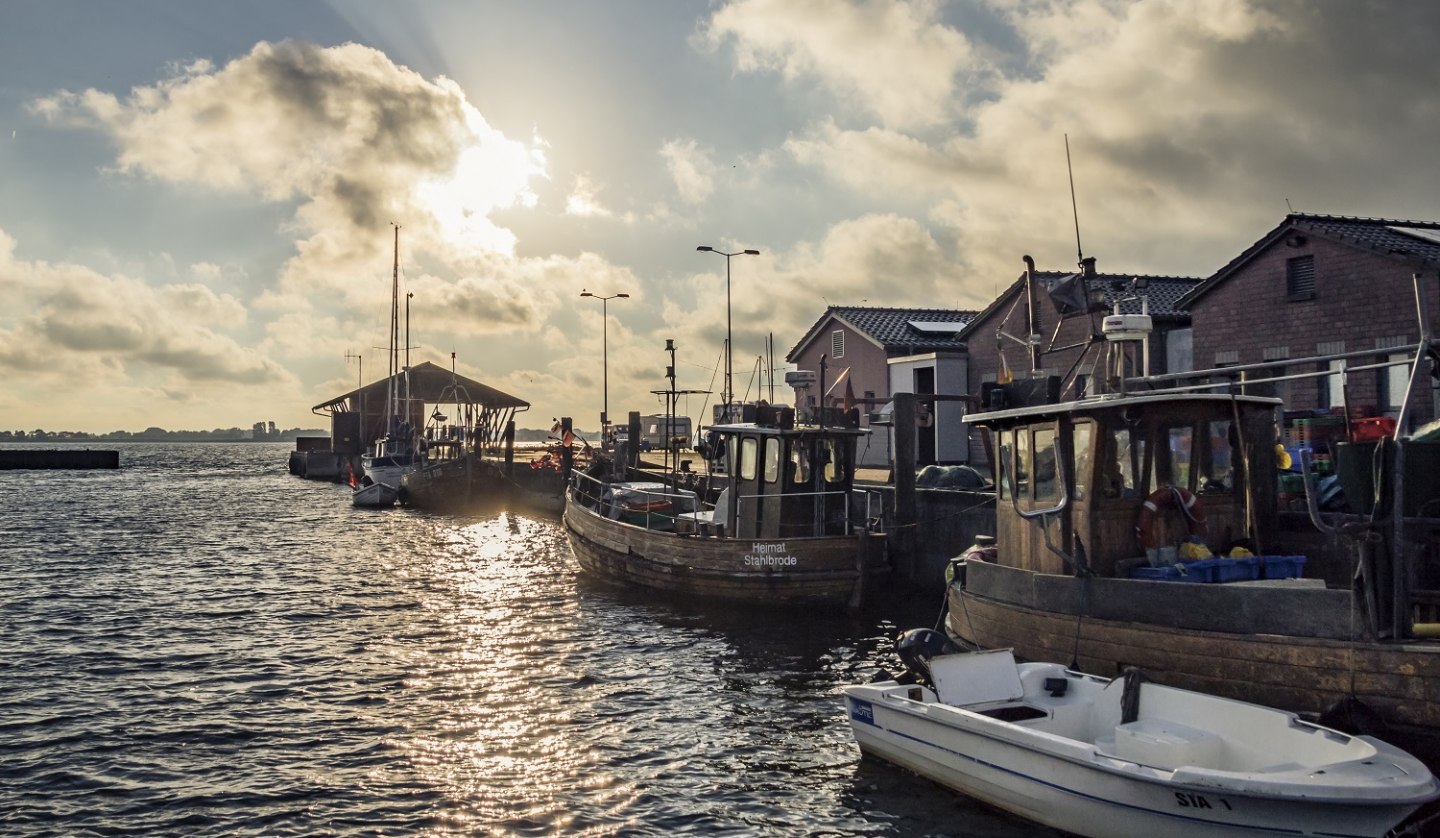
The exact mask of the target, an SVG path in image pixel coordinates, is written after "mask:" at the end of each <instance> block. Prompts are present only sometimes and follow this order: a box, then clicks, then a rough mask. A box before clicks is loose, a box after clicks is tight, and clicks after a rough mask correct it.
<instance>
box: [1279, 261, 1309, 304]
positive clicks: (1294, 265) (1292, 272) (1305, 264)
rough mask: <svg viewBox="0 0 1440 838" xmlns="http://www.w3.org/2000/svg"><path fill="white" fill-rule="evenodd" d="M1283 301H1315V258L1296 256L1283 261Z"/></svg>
mask: <svg viewBox="0 0 1440 838" xmlns="http://www.w3.org/2000/svg"><path fill="white" fill-rule="evenodd" d="M1285 299H1286V300H1289V301H1291V302H1294V301H1297V300H1313V299H1315V257H1314V256H1296V257H1295V258H1294V259H1286V260H1285Z"/></svg>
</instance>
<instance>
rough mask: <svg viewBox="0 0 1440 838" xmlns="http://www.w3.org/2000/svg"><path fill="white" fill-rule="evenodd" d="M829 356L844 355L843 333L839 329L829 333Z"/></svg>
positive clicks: (837, 356)
mask: <svg viewBox="0 0 1440 838" xmlns="http://www.w3.org/2000/svg"><path fill="white" fill-rule="evenodd" d="M830 357H831V358H844V357H845V333H844V332H842V331H839V330H836V331H834V332H831V333H830Z"/></svg>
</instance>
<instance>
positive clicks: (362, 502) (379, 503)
mask: <svg viewBox="0 0 1440 838" xmlns="http://www.w3.org/2000/svg"><path fill="white" fill-rule="evenodd" d="M399 499H400V490H399V489H397V488H396V487H394V486H391V485H390V484H389V483H371V484H369V485H368V486H361V487H360V488H358V489H356V490H355V494H354V496H353V498H352V502H353V503H354V504H355V505H356V506H367V507H372V508H375V509H384V508H386V507H391V506H394V505H395V501H397V500H399Z"/></svg>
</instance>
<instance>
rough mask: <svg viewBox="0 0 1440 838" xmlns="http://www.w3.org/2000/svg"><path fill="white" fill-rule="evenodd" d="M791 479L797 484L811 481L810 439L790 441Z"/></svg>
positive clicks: (807, 483)
mask: <svg viewBox="0 0 1440 838" xmlns="http://www.w3.org/2000/svg"><path fill="white" fill-rule="evenodd" d="M790 464H791V466H793V467H792V468H791V470H790V479H791V481H792V482H794V484H795V485H796V486H806V485H809V483H810V441H809V440H806V439H797V440H795V441H793V442H791V443H790Z"/></svg>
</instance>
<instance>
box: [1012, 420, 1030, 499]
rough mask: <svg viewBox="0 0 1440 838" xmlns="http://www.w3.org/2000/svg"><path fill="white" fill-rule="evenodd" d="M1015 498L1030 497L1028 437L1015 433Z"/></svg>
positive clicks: (1022, 432)
mask: <svg viewBox="0 0 1440 838" xmlns="http://www.w3.org/2000/svg"><path fill="white" fill-rule="evenodd" d="M1014 464H1015V497H1017V498H1028V497H1030V435H1029V434H1028V433H1026V432H1025V431H1023V430H1022V431H1017V432H1016V433H1015V460H1014Z"/></svg>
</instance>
